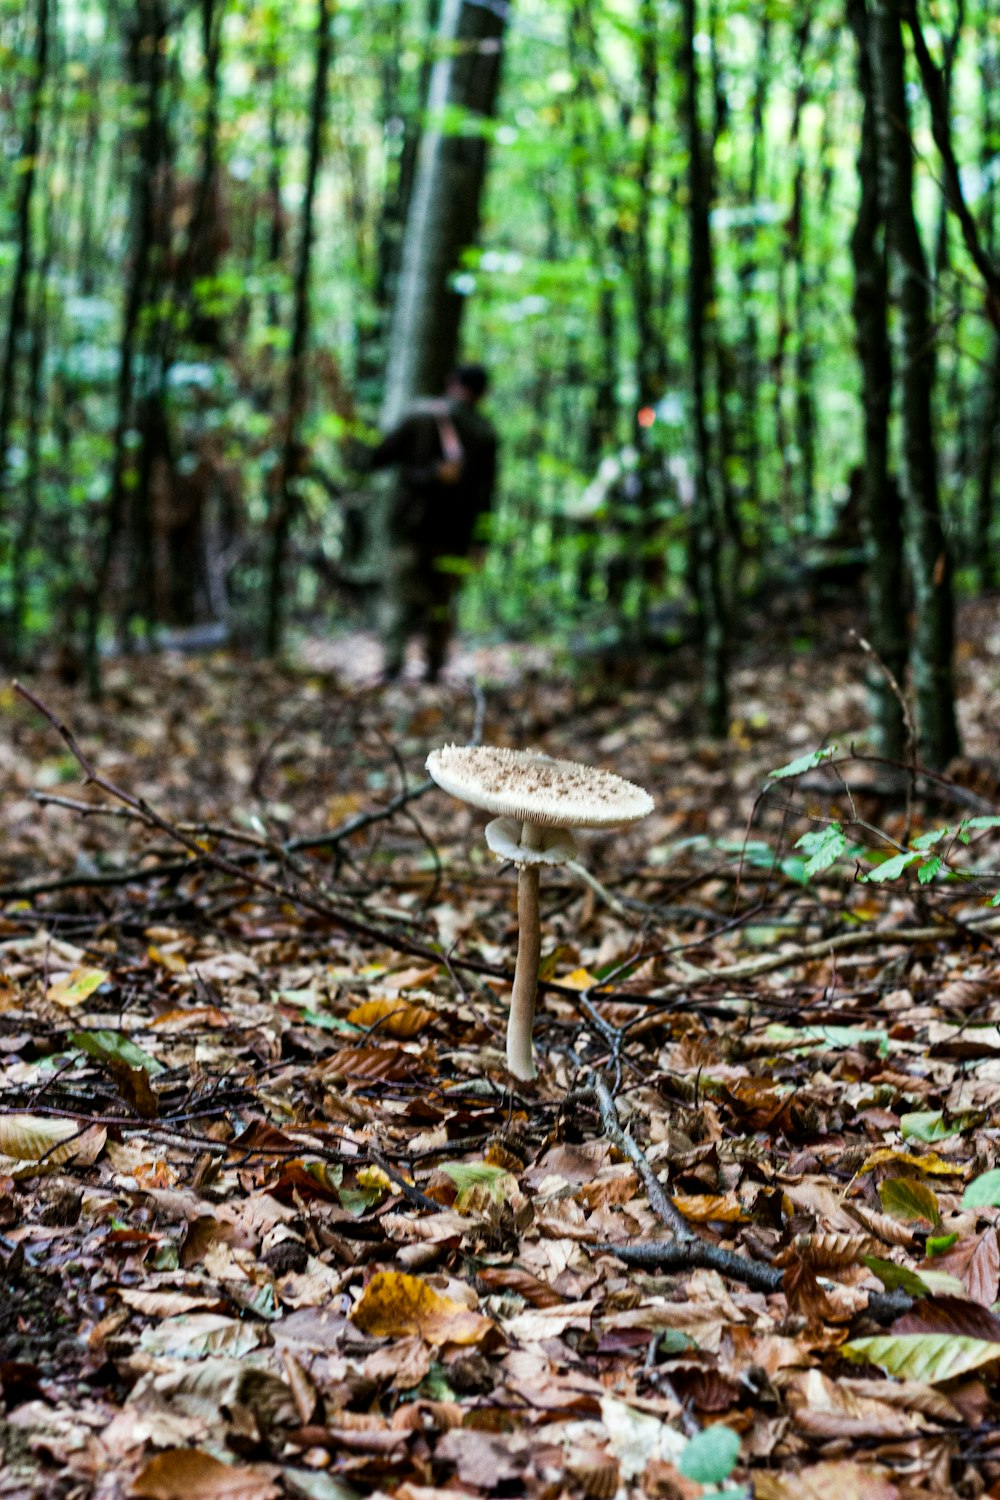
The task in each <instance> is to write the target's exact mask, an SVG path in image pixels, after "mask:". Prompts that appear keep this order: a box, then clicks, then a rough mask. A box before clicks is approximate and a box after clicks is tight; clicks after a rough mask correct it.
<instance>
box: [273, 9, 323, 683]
mask: <svg viewBox="0 0 1000 1500" xmlns="http://www.w3.org/2000/svg"><path fill="white" fill-rule="evenodd" d="M331 11H332V5H331V0H319V14H318V17H317V22H316V71H315V77H314V80H313V96H312V108H311V111H310V119H309V147H308V157H307V162H306V184H305V196H304V198H303V200H302V226H301V229H300V234H299V252H298V260H297V262H296V267H295V285H294V307H295V310H294V313H293V317H292V342H291V348H290V350H289V356H288V405H287V410H286V414H285V434H284V444H283V447H282V453H281V459H280V463H279V469H278V474H277V490H278V494H277V499H276V503H275V507H274V511H273V514H272V519H271V558H270V567H269V572H268V587H267V634H266V643H267V650H268V652H269V653H270V654H272V655H273V654H274V653H275V652H277V651H279V650H280V649H281V644H282V637H283V632H284V613H285V576H284V574H285V554H286V552H287V549H288V538H289V535H290V532H291V527H292V521H293V519H294V516H295V511H296V508H297V501H298V493H297V489H296V482H297V480H298V476H299V472H300V470H301V466H302V464H301V460H302V452H301V446H300V437H299V433H300V424H301V421H302V416H303V413H304V411H305V407H306V351H307V347H308V342H309V311H310V308H309V273H310V269H311V266H312V250H313V215H314V205H315V199H316V181H317V178H318V176H319V166H320V159H321V156H322V151H323V133H324V128H325V125H326V110H327V78H328V74H329V70H330V52H331V32H330V20H331Z"/></svg>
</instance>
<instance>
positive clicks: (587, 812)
mask: <svg viewBox="0 0 1000 1500" xmlns="http://www.w3.org/2000/svg"><path fill="white" fill-rule="evenodd" d="M427 770H428V771H429V772H430V774H431V776H432V777H433V778H434V780H435V781H436V782H437V784H438V786H440V787H442V788H443V789H444V790H445V791H446V792H450V793H451V794H452V796H453V797H458V798H460V800H461V801H463V802H468V803H470V804H471V805H472V806H473V807H481V808H482V809H483V810H484V812H490V813H493V814H495V815H496V816H495V817H494V821H493V822H492V823H490V824H489V825H488V826H487V829H486V842H487V844H488V845H489V847H490V849H491V850H492V851H493V853H494V854H495V855H496V856H497V857H498V858H499V859H504V860H510V861H511V862H512V863H513V864H515V865H516V866H517V869H518V877H517V917H518V938H517V966H516V968H515V970H514V988H513V990H512V992H511V998H510V1018H509V1021H508V1023H507V1065H508V1067H509V1068H510V1071H511V1072H512V1073H513V1074H514V1077H515V1078H521V1079H529V1078H534V1077H535V1062H534V1057H533V1054H532V1046H531V1031H532V1026H533V1024H534V1019H535V992H536V990H537V988H538V960H539V956H540V954H541V929H540V926H539V919H538V875H539V870H540V868H541V866H542V865H560V864H563V863H564V862H565V861H566V860H568V859H572V858H573V857H574V855H575V853H576V842H575V840H574V838H573V835H572V832H571V831H570V830H571V829H573V828H618V827H621V826H622V824H625V823H634V822H637V821H638V819H639V818H644V817H646V816H647V814H648V813H651V812H652V810H653V799H652V797H650V795H649V793H648V792H645V791H643V789H642V787H639V786H636V785H635V784H634V782H631V781H626V780H625V779H624V777H622V776H615V775H613V774H612V772H610V771H599V770H596V769H595V768H594V767H593V766H583V765H580V764H579V763H578V762H576V761H572V760H553V759H551V758H550V757H549V756H547V755H541V754H539V753H537V752H535V751H531V750H501V749H494V748H491V747H488V746H484V745H468V746H463V745H445V746H444V747H443V749H441V750H434V751H432V752H431V754H430V755H429V756H428V757H427Z"/></svg>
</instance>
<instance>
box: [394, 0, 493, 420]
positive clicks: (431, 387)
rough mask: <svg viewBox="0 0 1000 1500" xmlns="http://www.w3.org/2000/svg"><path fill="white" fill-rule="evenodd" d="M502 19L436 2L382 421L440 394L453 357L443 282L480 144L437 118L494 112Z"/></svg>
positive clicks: (473, 196)
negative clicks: (453, 111)
mask: <svg viewBox="0 0 1000 1500" xmlns="http://www.w3.org/2000/svg"><path fill="white" fill-rule="evenodd" d="M504 23H505V10H503V9H501V8H500V7H496V8H494V7H493V6H491V5H480V4H474V3H472V0H444V3H443V5H442V7H441V19H440V22H439V25H438V32H437V56H436V58H435V62H434V66H433V68H432V69H431V75H430V82H429V84H428V97H427V120H426V124H425V126H424V130H423V133H422V135H421V140H420V150H419V153H418V159H417V167H416V173H415V176H414V181H413V189H412V193H411V195H410V202H409V211H408V213H407V218H406V234H405V237H404V242H403V255H402V261H401V264H400V271H399V281H398V284H397V287H396V297H395V301H394V304H393V310H392V321H391V325H390V330H389V346H388V347H389V352H388V365H387V370H386V389H385V399H384V401H383V404H382V424H383V426H385V427H391V426H393V425H394V424H395V423H396V422H397V421H398V419H399V418H400V417H401V416H402V414H403V412H404V411H405V410H406V408H407V407H408V406H409V405H410V404H411V403H412V402H413V401H414V400H415V399H416V397H418V396H423V395H427V394H429V393H434V392H437V391H439V390H440V389H441V387H442V385H443V384H444V380H445V377H446V376H447V374H448V371H449V370H450V369H451V367H452V366H453V365H454V363H455V356H456V351H457V348H458V335H459V324H460V321H461V316H462V298H461V297H460V296H459V295H458V293H457V292H455V291H454V290H453V288H452V287H451V286H450V284H449V282H450V278H451V276H452V274H453V273H454V272H455V271H456V270H457V269H458V264H459V257H460V255H461V252H462V249H463V248H464V246H466V245H468V244H471V243H473V242H474V240H475V238H476V233H477V231H478V228H479V210H480V200H481V196H482V188H483V183H484V180H485V175H486V141H485V139H484V137H482V136H479V135H467V136H465V135H462V136H459V135H448V134H445V132H444V130H443V128H442V124H441V120H440V115H441V113H442V111H444V110H446V109H448V108H449V107H455V106H457V107H458V108H461V109H467V110H470V111H472V112H473V113H474V114H478V115H481V116H483V117H484V118H488V117H490V116H491V115H492V114H493V112H494V108H495V105H496V97H497V87H498V84H499V79H500V60H501V55H502V45H503V33H504Z"/></svg>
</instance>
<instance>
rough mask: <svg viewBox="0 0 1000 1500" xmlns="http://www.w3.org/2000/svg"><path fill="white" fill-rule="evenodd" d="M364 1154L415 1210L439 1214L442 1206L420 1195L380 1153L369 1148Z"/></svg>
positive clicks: (424, 1195) (415, 1187) (413, 1185)
mask: <svg viewBox="0 0 1000 1500" xmlns="http://www.w3.org/2000/svg"><path fill="white" fill-rule="evenodd" d="M365 1154H366V1156H367V1157H368V1159H369V1161H371V1162H373V1163H374V1164H375V1166H376V1167H378V1168H379V1169H380V1170H381V1171H383V1172H384V1173H385V1175H386V1176H387V1177H388V1178H389V1179H390V1180H391V1181H392V1182H393V1183H394V1184H395V1186H396V1187H397V1188H398V1189H399V1191H400V1192H401V1193H402V1195H403V1197H404V1198H405V1199H406V1201H407V1202H408V1203H412V1204H413V1206H414V1207H415V1208H422V1209H424V1210H425V1211H426V1212H428V1213H433V1214H439V1213H440V1212H441V1207H442V1205H441V1204H440V1203H435V1202H434V1199H433V1198H428V1196H427V1194H426V1193H422V1192H421V1191H420V1189H419V1188H418V1187H417V1186H416V1185H415V1184H414V1183H412V1182H409V1181H407V1179H406V1178H405V1177H404V1176H403V1173H402V1172H401V1171H400V1170H399V1168H398V1167H394V1166H393V1164H392V1162H391V1161H389V1159H388V1157H386V1156H383V1155H382V1153H381V1151H376V1150H375V1149H374V1148H373V1147H371V1146H369V1147H368V1149H367V1151H366V1153H365Z"/></svg>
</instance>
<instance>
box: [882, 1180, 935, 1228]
mask: <svg viewBox="0 0 1000 1500" xmlns="http://www.w3.org/2000/svg"><path fill="white" fill-rule="evenodd" d="M878 1195H879V1199H880V1200H881V1203H882V1207H883V1209H884V1210H885V1212H886V1213H887V1214H891V1215H892V1217H893V1218H894V1219H902V1220H904V1222H907V1223H909V1222H911V1221H912V1220H915V1219H927V1220H929V1221H930V1223H931V1224H933V1225H934V1226H935V1228H936V1227H937V1226H938V1225H939V1224H940V1223H941V1210H940V1208H939V1207H938V1201H937V1194H936V1193H935V1192H934V1189H933V1188H931V1187H928V1186H927V1184H926V1182H920V1181H919V1180H918V1179H917V1178H916V1177H887V1178H886V1179H885V1181H884V1182H880V1183H879V1185H878Z"/></svg>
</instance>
